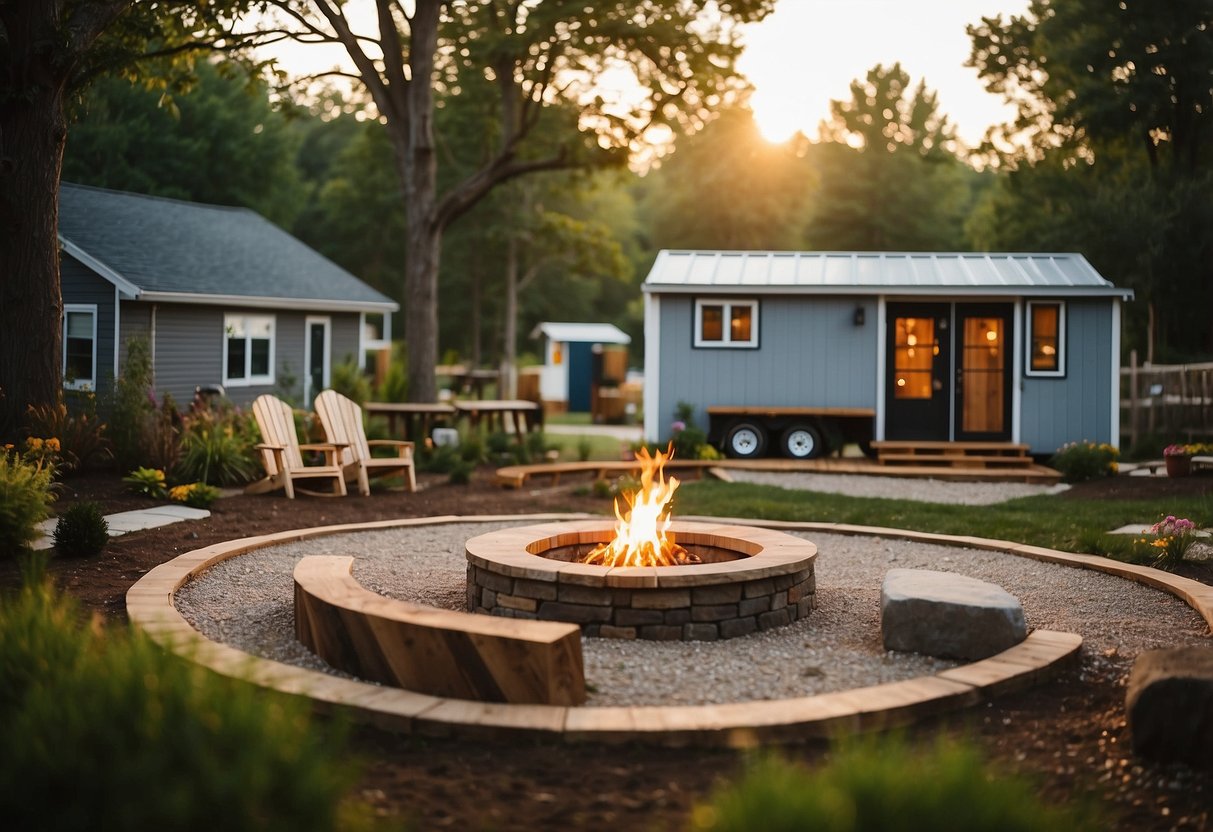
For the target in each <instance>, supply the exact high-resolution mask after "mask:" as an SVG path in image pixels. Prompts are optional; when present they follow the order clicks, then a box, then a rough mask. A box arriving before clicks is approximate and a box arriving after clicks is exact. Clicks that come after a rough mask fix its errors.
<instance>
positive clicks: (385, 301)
mask: <svg viewBox="0 0 1213 832" xmlns="http://www.w3.org/2000/svg"><path fill="white" fill-rule="evenodd" d="M59 245H60V248H61V252H62V256H61V257H60V276H61V285H62V293H63V310H64V321H63V338H64V345H63V356H64V358H63V361H64V374H63V375H64V384H65V386H66V387H68V388H75V389H89V390H93V391H95V392H97V393H99V394H101V396H100V398H101V399H102V400H104V398H105V396H104V394H106V393H108V392H110V391H111V390H112V389H113V383H114V378H115V377H116V376H117V375H118V373H119V372H120V369H121V367H122V364H123V362H124V361H125V359H126V354H127V348H128V345H129V344H130V342H131V340H132V339H134V338H143V339H146V341H147V343H148V346H149V349H150V352H151V359H152V371H153V374H154V378H155V387H156V392H157V393H161V394H163V393H171V394H172V396H173V397H174V398H175V399H176V400H177V401H178V402H181V403H188V402H189V401H190V398H191V397H192V396H193V395H194V390H195V388H197V387H214V386H216V385H222V386H223V388H224V389H225V390H226V392H227V395H228V396H229V397H230V398H231V399H232V400H233V401H235V402H236V403H238V404H246V403H249V402H252V401H253V399H255V398H256V397H257V396H259V395H261V394H262V393H268V392H275V393H278V394H280V395H284V396H287V397H290V398H292V399H295V400H296V401H298V402H301V403H303V404H305V405H308V406H310V405H311V402H312V399H313V398H314V397H315V395H316V394H317V393H319V392H320V391H321V390H323V389H324V388H325V387H327V386H329V383H330V378H331V372H332V368H333V365H334V364H340V363H342V362H345V361H354V362H357V363H358V364H359V365H361V366H363V367H364V368H366V367H373V366H374V364H375V359H376V357H377V355H378V353H380V352H382V351H383V350H386V349H388V348H390V346H391V319H392V313H393V312H395V311H396V310H397V309H398V308H399V307H398V305H397V304H396V302H395V301H393V300H392V299H391V298H389V297H386V296H385V295H383V294H381V293H380V292H377V291H375V290H374V289H372V288H371V287H370V286H368V285H366V284H365V283H363V282H362V281H361V280H359V279H358V278H356V277H355V276H354V275H352V274H350V273H349V272H347V271H346V270H345V269H343V268H341V267H340V266H338V265H337V264H336V263H334V262H332V261H331V260H329V259H328V258H326V257H324V256H323V255H321V254H320V253H319V252H317V251H314V250H313V249H311V248H309V247H308V246H306V245H304V244H303V243H302V242H300V241H299V240H297V239H295V238H294V237H292V236H291V235H290V234H288V233H286V232H285V231H283V230H282V229H281V228H278V227H277V226H276V225H274V224H273V223H271V222H269V221H268V220H267V219H265V218H264V217H262V216H260V215H259V214H257V213H255V212H253V211H250V210H248V209H245V208H229V207H225V206H218V205H202V204H198V203H193V202H183V201H181V200H176V199H164V198H160V197H151V196H145V195H143V194H134V193H127V192H123V191H112V190H106V189H103V188H91V187H85V186H81V185H72V184H69V183H66V182H65V183H63V184H62V185H61V187H60V191H59Z"/></svg>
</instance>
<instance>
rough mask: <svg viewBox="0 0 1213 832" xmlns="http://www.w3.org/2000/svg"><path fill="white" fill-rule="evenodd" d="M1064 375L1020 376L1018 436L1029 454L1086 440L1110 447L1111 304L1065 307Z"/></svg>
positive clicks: (1083, 303) (1077, 303)
mask: <svg viewBox="0 0 1213 832" xmlns="http://www.w3.org/2000/svg"><path fill="white" fill-rule="evenodd" d="M1065 361H1066V368H1065V369H1066V375H1065V377H1064V378H1034V377H1031V376H1028V377H1025V378H1024V380H1023V393H1022V404H1021V411H1020V412H1021V414H1022V415H1021V421H1020V436H1021V438H1022V440H1023V441H1024V442H1025V443H1027V444H1028V445H1029V446H1031V448H1032V453H1034V454H1048V453H1052V452H1053V451H1055V450H1057V449H1058V448H1059V447H1061V446H1062V445H1064V444H1065V443H1067V442H1075V441H1079V440H1083V439H1089V440H1091V441H1092V442H1111V443H1113V444H1116V443H1118V442H1119V437H1116V436H1112V435H1111V432H1112V407H1113V402H1114V401H1117V404H1116V406H1119V402H1118V399H1116V400H1114V399H1113V396H1116V397H1119V395H1120V391H1119V390H1112V301H1110V300H1105V299H1099V300H1070V301H1068V302H1067V303H1066V351H1065Z"/></svg>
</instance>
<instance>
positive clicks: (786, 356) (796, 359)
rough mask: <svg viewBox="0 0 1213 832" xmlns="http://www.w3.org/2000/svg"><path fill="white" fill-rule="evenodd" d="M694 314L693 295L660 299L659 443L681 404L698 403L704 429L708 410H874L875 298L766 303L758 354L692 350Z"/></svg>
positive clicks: (762, 308)
mask: <svg viewBox="0 0 1213 832" xmlns="http://www.w3.org/2000/svg"><path fill="white" fill-rule="evenodd" d="M856 306H862V307H864V313H865V320H866V322H865V324H864V325H863V326H855V323H854V317H855V308H856ZM694 312H695V299H694V298H692V297H690V296H687V295H664V296H662V297H661V299H660V316H661V344H660V352H659V355H660V363H661V366H660V370H659V379H658V383H659V386H660V392H659V400H658V401H657V402H656V403H655V404H656V407H657V409H658V417H657V424H658V433H659V441H663V442H664V441H665V440H666V439H668V438H669V432H670V430H669V425H670V422H671V421H673V419H674V411H675V407H676V406H677V404H678V402H680V401H685V402H689V403H691V404H693V405H695V420H696V422H697V423H698V424H699V425H700V426H701V427H706V426H707V423H708V421H707V413H706V411H705V408H707V407H708V406H711V405H770V406H775V407H791V406H801V407H871V408H875V407H876V341H877V337H876V304H875V301H874V300H872V299H862V300H857V299H854V298H806V297H794V296H770V297H763V298H762V299H761V302H760V308H759V316H758V317H759V333H758V349H717V348H700V349H696V348H694V347H693V338H694V320H693V318H694ZM646 406H652V405H651V404H650V403H647V402H646Z"/></svg>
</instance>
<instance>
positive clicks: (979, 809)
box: [692, 738, 1099, 832]
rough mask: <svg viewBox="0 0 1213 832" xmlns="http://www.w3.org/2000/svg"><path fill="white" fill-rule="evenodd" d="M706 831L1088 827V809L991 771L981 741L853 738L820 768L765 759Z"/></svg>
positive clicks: (709, 819)
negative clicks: (915, 745)
mask: <svg viewBox="0 0 1213 832" xmlns="http://www.w3.org/2000/svg"><path fill="white" fill-rule="evenodd" d="M692 827H693V828H694V829H695V830H700V831H701V832H706V830H711V831H712V832H734V831H735V832H749V830H753V829H762V830H764V832H784V830H787V832H800V830H803V829H813V830H820V831H821V832H883V830H896V829H903V830H912V829H930V830H941V831H946V830H956V832H961V830H964V832H993V831H994V830H997V832H1020V830H1022V832H1050V831H1051V830H1058V832H1078V830H1095V829H1097V828H1099V827H1098V826H1097V824H1096V822H1095V820H1094V819H1092V818H1090V817H1088V816H1087V814H1086V813H1084V812H1080V811H1077V810H1073V809H1061V808H1052V807H1049V806H1046V805H1044V804H1043V803H1041V801H1040V800H1039V799H1037V798H1036V797H1035V796H1034V795H1033V793H1032V789H1031V788H1030V786H1029V785H1028V784H1027V783H1025V782H1023V781H1021V780H1018V779H1013V778H1007V777H998V778H997V779H995V778H994V777H992V776H991V774H990V773H989V772H988V771H987V770H986V766H985V765H984V763H983V762H982V760H981V759H980V757H979V755H978V754H977V753H976V751H974V750H973V749H971V748H968V747H966V746H963V745H958V744H949V743H945V742H940V743H939V744H937V745H936V746H934V747H933V748H930V749H928V750H925V751H920V752H916V751H914V750H912V749H911V748H909V747H908V746H907V745H905V744H904V742H902V741H900V740H896V739H888V738H886V739H883V740H879V739H877V740H872V739H869V740H866V741H856V742H852V743H849V744H848V745H845V746H844V747H843V748H842V749H841V750H840V751H839V752H838V753H837V755H835V756H834V757H833V759H831V760H830V762H829V763H827V764H826V765H824V766H822V767H821V768H819V769H818V770H816V771H812V772H811V771H808V770H806V769H804V768H802V767H801V766H799V765H795V764H792V763H787V762H783V761H780V760H778V759H775V758H761V759H760V760H758V761H757V762H756V763H755V764H753V765H751V767H750V769H749V770H748V771H747V773H746V774H745V776H744V777H743V778H742V780H741V781H740V782H739V783H737V784H735V785H732V786H727V787H725V788H723V789H721V790H718V791H717V792H716V794H715V795H714V796H713V797H712V799H711V801H710V802H709V803H706V804H701V805H699V806H697V807H696V808H695V810H694V812H693V814H692Z"/></svg>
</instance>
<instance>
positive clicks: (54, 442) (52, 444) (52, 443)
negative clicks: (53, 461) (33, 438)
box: [46, 436, 59, 453]
mask: <svg viewBox="0 0 1213 832" xmlns="http://www.w3.org/2000/svg"><path fill="white" fill-rule="evenodd" d="M46 447H47V449H48V450H51V451H54V452H56V453H58V452H59V440H58V439H56V438H54V437H53V436H52V437H51V438H50V439H48V440H46Z"/></svg>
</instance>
